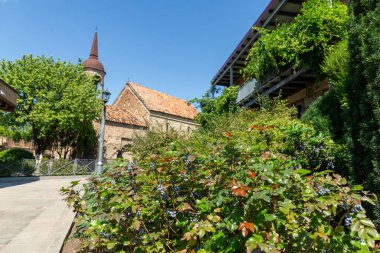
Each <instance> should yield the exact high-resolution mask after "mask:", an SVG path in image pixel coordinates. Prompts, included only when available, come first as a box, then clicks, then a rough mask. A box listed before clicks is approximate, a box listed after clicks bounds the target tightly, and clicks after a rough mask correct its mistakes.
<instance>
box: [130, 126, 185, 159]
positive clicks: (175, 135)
mask: <svg viewBox="0 0 380 253" xmlns="http://www.w3.org/2000/svg"><path fill="white" fill-rule="evenodd" d="M181 140H184V136H183V135H181V134H180V133H179V132H177V131H174V130H170V131H167V132H164V131H161V130H158V129H156V130H149V131H147V132H145V133H144V134H143V135H136V136H134V138H133V145H131V146H130V147H129V150H130V151H131V152H132V153H134V154H136V155H138V159H144V158H146V157H147V156H149V155H150V154H152V152H153V151H154V152H156V153H161V152H164V149H165V147H167V146H168V145H169V144H170V143H171V142H173V141H181ZM161 148H163V149H161Z"/></svg>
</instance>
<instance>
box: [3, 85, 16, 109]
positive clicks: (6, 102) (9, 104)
mask: <svg viewBox="0 0 380 253" xmlns="http://www.w3.org/2000/svg"><path fill="white" fill-rule="evenodd" d="M16 101H17V91H16V90H14V89H13V88H12V87H11V86H9V85H8V84H7V83H6V82H4V81H3V80H1V79H0V110H3V111H13V110H14V109H15V108H16Z"/></svg>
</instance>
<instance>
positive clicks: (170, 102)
mask: <svg viewBox="0 0 380 253" xmlns="http://www.w3.org/2000/svg"><path fill="white" fill-rule="evenodd" d="M127 85H129V86H130V87H131V88H132V89H133V90H134V91H135V92H136V93H137V95H139V96H140V98H141V99H142V100H143V103H144V104H145V105H146V106H147V107H148V110H152V111H156V112H162V113H166V114H171V115H175V116H179V117H182V118H187V119H194V118H195V116H197V114H198V111H197V110H196V109H195V108H194V107H193V106H192V105H191V104H189V103H187V102H186V101H184V100H182V99H180V98H176V97H173V96H170V95H167V94H164V93H161V92H159V91H156V90H152V89H149V88H147V87H144V86H141V85H139V84H136V83H133V82H128V83H127Z"/></svg>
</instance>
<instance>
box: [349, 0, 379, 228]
mask: <svg viewBox="0 0 380 253" xmlns="http://www.w3.org/2000/svg"><path fill="white" fill-rule="evenodd" d="M349 6H350V13H351V15H352V19H351V22H350V29H349V42H350V43H349V55H350V60H349V73H350V78H349V79H348V80H347V93H348V103H349V122H350V130H351V131H350V135H351V147H352V159H353V160H352V162H353V163H352V166H353V175H354V178H355V180H356V181H357V182H361V183H363V182H364V184H365V187H366V188H367V189H368V190H371V191H373V192H375V193H377V194H378V196H380V179H379V173H380V131H379V130H380V93H379V91H380V64H379V63H380V47H379V45H380V3H379V1H377V0H367V1H362V0H361V1H360V0H351V1H350V4H349ZM373 215H374V217H376V221H377V226H378V227H380V207H379V205H377V206H376V208H374V209H373Z"/></svg>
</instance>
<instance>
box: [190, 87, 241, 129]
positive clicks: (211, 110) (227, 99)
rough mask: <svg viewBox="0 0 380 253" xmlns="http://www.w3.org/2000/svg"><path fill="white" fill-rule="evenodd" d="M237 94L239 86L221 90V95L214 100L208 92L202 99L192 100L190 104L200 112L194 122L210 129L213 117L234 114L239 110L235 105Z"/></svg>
mask: <svg viewBox="0 0 380 253" xmlns="http://www.w3.org/2000/svg"><path fill="white" fill-rule="evenodd" d="M238 92H239V86H231V87H228V88H225V89H223V91H222V94H220V96H218V97H216V98H214V97H212V96H211V95H210V93H211V91H210V90H209V91H207V92H206V94H205V95H203V97H202V98H195V99H192V100H191V101H190V102H191V103H195V104H196V105H197V107H198V108H200V109H201V110H202V112H201V113H200V114H198V116H197V118H196V121H197V122H198V123H199V124H200V125H201V126H202V127H203V128H212V127H213V120H214V118H215V116H217V115H229V114H233V113H235V112H236V111H237V110H238V108H239V106H238V105H237V104H236V98H237V95H238Z"/></svg>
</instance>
